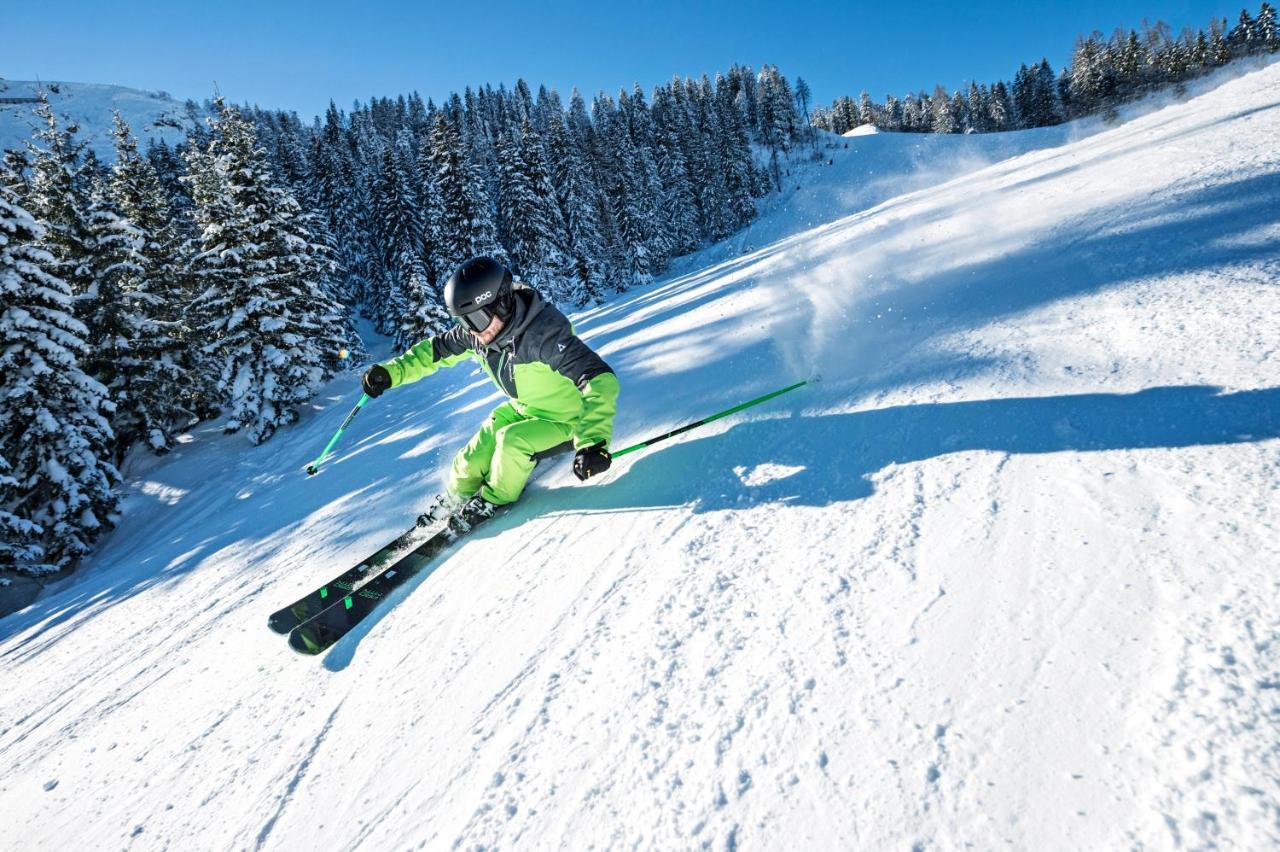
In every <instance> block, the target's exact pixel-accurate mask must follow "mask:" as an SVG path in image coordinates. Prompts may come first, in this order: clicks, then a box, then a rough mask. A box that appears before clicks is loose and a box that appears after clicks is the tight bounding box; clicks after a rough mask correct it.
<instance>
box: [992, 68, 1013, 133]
mask: <svg viewBox="0 0 1280 852" xmlns="http://www.w3.org/2000/svg"><path fill="white" fill-rule="evenodd" d="M987 108H988V110H989V112H988V115H989V117H990V127H991V129H992V130H994V131H996V132H997V133H998V132H1000V131H1004V130H1012V129H1013V127H1014V112H1013V101H1012V100H1010V98H1009V88H1008V87H1007V86H1006V85H1005V84H1004V81H1003V80H1000V81H999V82H997V83H996V84H995V85H994V86H992V87H991V98H990V100H988V102H987Z"/></svg>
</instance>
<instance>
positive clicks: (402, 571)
mask: <svg viewBox="0 0 1280 852" xmlns="http://www.w3.org/2000/svg"><path fill="white" fill-rule="evenodd" d="M506 508H507V506H500V507H498V511H496V512H494V514H493V516H492V517H493V518H496V517H498V516H499V515H501V514H503V512H504V510H506ZM484 520H488V519H480V520H477V521H475V522H473V523H472V524H470V525H469V527H468V528H466V529H463V528H462V527H461V526H455V524H457V521H458V519H457V518H456V517H454V518H451V519H450V520H449V523H448V524H446V525H445V527H444V529H442V530H440V531H439V532H437V533H436V534H435V535H433V536H432V537H431V538H429V539H427V540H426V541H424V542H422V544H420V545H418V546H417V547H415V548H414V549H413V550H411V551H409V552H408V553H406V554H405V555H404V556H403V557H401V558H400V560H399V561H397V562H396V563H395V564H394V565H392V566H391V567H390V568H387V569H386V570H385V571H382V572H381V573H379V574H378V575H377V576H375V577H374V578H373V579H371V580H369V581H368V582H367V583H365V584H364V585H363V586H360V587H359V588H357V589H356V590H355V591H352V592H350V593H348V594H345V595H343V596H342V597H341V598H339V599H337V600H336V601H335V602H334V603H332V604H331V605H330V606H329V607H328V608H327V609H325V610H324V611H323V612H321V613H320V614H318V615H316V616H314V617H313V618H311V619H310V620H308V621H306V622H304V623H302V624H300V625H298V626H297V627H295V628H294V629H293V631H292V632H291V633H290V634H289V647H290V648H292V649H293V650H295V651H297V652H298V653H300V654H319V653H322V652H324V651H326V650H328V649H329V647H330V646H331V645H333V643H335V642H337V641H338V640H339V639H341V638H342V637H343V636H345V635H347V633H348V632H349V631H350V630H351V628H353V627H355V626H356V625H357V624H359V623H360V622H361V621H363V620H364V618H365V616H367V615H368V614H369V613H371V612H373V610H374V609H375V608H376V607H377V606H378V604H380V603H382V601H383V600H384V599H385V598H386V597H387V595H389V594H391V592H392V591H394V590H395V589H397V588H399V587H400V586H402V585H404V583H405V582H407V581H409V580H411V579H413V578H414V577H415V576H417V575H418V574H419V573H420V572H421V571H422V569H423V568H425V567H427V566H428V565H430V564H431V563H432V562H434V561H435V558H436V557H437V556H439V555H440V554H441V553H443V552H444V551H445V550H446V549H448V547H449V546H450V545H451V544H453V543H454V542H455V541H457V540H458V539H459V538H460V537H461V536H463V535H465V534H466V533H467V532H470V531H471V530H473V529H475V528H476V527H477V526H479V524H480V523H482V522H483V521H484Z"/></svg>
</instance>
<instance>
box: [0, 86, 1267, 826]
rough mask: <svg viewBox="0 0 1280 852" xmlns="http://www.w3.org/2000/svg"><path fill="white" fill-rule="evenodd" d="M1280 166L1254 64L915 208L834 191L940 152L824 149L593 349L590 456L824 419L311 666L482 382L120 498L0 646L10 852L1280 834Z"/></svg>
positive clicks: (487, 400) (439, 583)
mask: <svg viewBox="0 0 1280 852" xmlns="http://www.w3.org/2000/svg"><path fill="white" fill-rule="evenodd" d="M1095 129H1098V128H1095ZM1064 132H1070V131H1069V130H1068V131H1064ZM1277 138H1280V64H1277V65H1272V66H1270V67H1266V68H1262V69H1260V70H1254V71H1251V72H1250V73H1247V74H1244V75H1243V76H1240V77H1239V78H1238V79H1225V78H1224V81H1223V82H1222V85H1221V86H1220V87H1219V88H1216V89H1213V90H1211V91H1209V92H1208V93H1207V94H1203V95H1201V96H1198V97H1195V98H1192V99H1189V100H1187V101H1186V102H1183V103H1173V104H1171V105H1169V106H1167V107H1165V108H1164V109H1161V110H1158V111H1154V112H1147V114H1145V115H1141V116H1140V117H1136V118H1134V119H1133V120H1131V121H1129V122H1127V123H1125V124H1122V125H1120V126H1118V127H1115V128H1112V129H1105V130H1101V132H1097V133H1095V134H1094V135H1088V136H1085V137H1084V138H1080V139H1074V140H1073V141H1067V137H1066V136H1064V137H1062V138H1061V139H1059V140H1057V141H1059V142H1063V144H1060V145H1056V146H1055V147H1046V148H1041V149H1039V150H1030V149H1032V148H1034V147H1035V145H1034V144H1027V145H1023V146H1022V147H1019V148H1018V149H1017V150H1015V151H1013V152H1012V153H1016V154H1018V155H1017V156H1011V157H1009V158H1007V159H1002V160H998V161H996V162H994V163H993V164H991V165H988V166H985V167H980V168H975V169H974V170H972V171H968V172H967V173H964V174H960V175H959V176H957V177H955V178H954V179H953V180H950V181H944V182H941V183H939V184H936V185H933V186H926V187H924V188H918V189H917V191H913V192H906V193H892V192H891V190H884V189H877V190H875V192H884V193H886V194H884V195H880V196H875V194H874V192H873V194H872V195H873V197H868V196H867V195H865V193H866V192H870V191H871V190H868V189H867V188H866V187H865V186H863V185H861V184H865V183H867V182H866V181H865V180H861V181H859V179H858V178H857V177H856V175H858V174H859V173H860V171H861V172H865V170H868V169H873V170H876V171H878V172H879V173H880V174H881V175H882V176H883V177H884V178H885V180H886V181H888V184H887V185H892V184H894V183H895V180H892V179H890V178H891V175H892V174H893V170H894V169H907V168H909V165H910V159H911V158H910V156H909V155H907V154H906V153H905V151H906V149H905V147H904V146H908V145H915V144H917V142H918V140H913V139H910V138H907V137H899V136H894V135H893V134H875V135H870V136H864V137H858V138H856V139H851V140H849V141H850V143H851V147H850V149H848V150H847V151H846V149H844V148H843V147H840V148H838V149H835V150H833V151H831V159H832V161H833V162H832V165H830V166H826V167H825V168H826V172H827V174H828V175H830V176H831V179H830V180H824V179H821V178H818V177H815V172H818V171H821V168H822V167H818V166H816V165H815V166H812V167H810V168H809V170H808V171H804V170H801V172H799V173H797V175H796V177H797V178H800V179H801V188H800V189H799V190H796V191H793V192H792V193H791V195H790V196H789V200H787V201H786V202H785V203H778V204H776V205H775V206H774V207H772V208H771V209H770V210H769V211H768V212H767V213H766V215H765V216H764V217H763V218H762V220H761V222H760V223H757V225H756V226H754V227H755V236H754V237H752V238H751V239H752V240H756V239H758V240H759V241H758V242H754V243H753V244H752V245H751V246H750V250H748V251H747V252H746V253H742V251H741V250H742V249H743V248H744V247H747V244H745V243H737V244H731V245H727V246H725V245H722V246H717V247H713V248H711V249H708V250H707V251H706V252H704V253H702V254H701V255H700V256H699V257H697V258H694V259H692V260H690V261H688V262H687V264H686V266H685V267H684V270H685V271H684V272H683V273H682V274H679V275H676V276H674V277H672V278H670V279H668V280H665V281H663V282H661V283H659V284H658V285H656V286H654V287H651V288H648V289H644V290H638V291H633V292H629V293H627V294H624V295H622V296H620V297H618V298H616V299H615V300H613V301H612V302H611V303H609V304H607V305H605V306H602V307H600V308H597V309H593V310H591V311H587V312H584V313H583V314H581V315H580V316H579V317H577V324H578V329H579V332H580V333H582V334H583V335H584V336H585V337H586V338H588V339H589V340H590V341H591V343H592V344H593V345H595V346H596V347H598V348H599V349H600V351H601V352H602V353H603V354H604V355H605V357H606V359H607V360H608V361H609V362H610V363H611V364H612V365H613V366H614V367H615V369H616V370H617V371H618V372H619V374H620V376H621V377H622V382H623V397H622V400H621V410H620V413H619V417H618V423H617V440H616V444H617V445H622V444H625V443H629V442H631V441H633V440H637V439H640V438H643V437H647V436H648V435H650V434H653V433H656V432H659V431H662V430H664V429H666V428H669V427H671V426H674V425H678V424H679V423H682V422H685V421H687V420H690V419H693V418H696V417H698V416H702V415H705V414H708V413H711V412H713V411H716V410H718V409H720V408H724V407H727V406H729V405H732V404H734V403H736V402H739V401H741V400H744V399H747V398H749V397H751V396H753V395H756V394H759V393H763V392H765V391H766V390H770V389H773V388H775V387H779V386H782V385H785V384H788V383H790V382H791V381H793V380H795V379H797V378H803V377H810V376H816V375H819V374H820V375H821V382H820V383H818V384H816V385H814V386H812V387H810V388H806V389H803V390H801V391H797V392H795V393H793V394H791V395H789V396H787V397H783V398H781V399H780V400H778V401H776V402H774V403H771V404H770V405H769V406H768V407H762V408H760V409H756V410H754V411H753V412H751V413H749V414H748V415H745V416H738V417H735V418H731V419H727V420H723V421H719V422H717V423H715V424H713V425H711V426H709V427H707V428H705V429H702V430H698V431H695V432H693V433H690V434H689V435H687V436H685V437H684V438H683V439H679V440H676V441H673V442H670V443H669V444H665V445H662V447H661V448H660V449H654V450H653V451H650V452H645V453H636V454H634V455H632V456H628V457H626V458H624V459H621V460H619V461H618V463H617V465H616V467H615V470H614V471H611V472H610V474H609V475H608V476H607V477H606V478H605V479H604V480H603V481H601V482H599V483H596V484H591V485H580V484H578V483H577V482H576V480H574V479H573V478H572V477H571V475H570V474H569V473H568V472H567V471H566V470H565V469H563V467H561V468H560V469H557V470H555V471H553V472H552V474H551V475H550V476H548V477H546V478H545V479H544V480H543V481H542V482H540V483H539V484H538V486H537V487H536V488H534V489H532V490H531V491H530V492H529V493H528V494H527V495H526V498H525V499H524V500H522V502H521V504H520V505H519V506H517V507H516V508H515V509H514V510H513V511H512V512H511V513H510V514H509V515H508V516H507V517H506V518H503V519H501V520H499V521H495V522H494V524H493V525H492V526H491V527H489V528H487V529H484V530H482V531H481V532H480V533H479V534H478V535H477V536H476V537H475V538H474V539H473V540H470V541H469V542H468V543H467V544H466V545H465V547H464V548H463V549H462V550H461V551H459V552H458V553H457V554H455V555H453V556H452V557H450V558H448V559H447V560H446V561H444V562H442V563H441V564H440V565H439V566H438V567H437V568H436V569H435V570H434V572H433V573H431V574H430V575H429V576H426V577H422V578H419V579H418V580H416V581H415V582H413V583H411V584H410V587H409V588H407V589H404V590H402V592H401V594H400V595H399V597H398V598H397V599H396V600H395V601H394V603H395V605H394V606H388V607H387V608H385V609H384V610H383V611H381V612H380V614H379V615H377V616H375V617H374V618H373V619H371V621H370V622H367V623H366V624H364V625H362V626H361V627H360V628H359V629H358V630H357V631H356V632H355V634H353V635H352V636H350V637H348V638H347V639H346V640H344V641H343V642H342V643H340V644H339V645H338V646H337V647H335V648H334V649H333V650H332V651H331V652H330V653H329V654H328V655H327V656H325V657H323V658H321V659H319V660H313V659H304V658H300V657H297V656H295V655H293V654H292V653H291V652H290V651H288V649H287V648H286V647H285V645H284V643H283V642H282V641H280V640H279V638H278V637H275V636H273V635H271V634H270V633H269V632H268V631H267V629H266V626H265V620H266V617H267V615H268V614H269V613H270V612H271V611H272V610H274V609H275V608H277V607H279V606H281V605H283V604H284V603H287V602H288V601H289V600H291V599H292V598H293V597H295V596H297V595H298V594H300V593H301V592H304V591H306V590H308V589H309V588H310V587H312V586H313V585H315V584H316V583H317V582H319V581H321V580H323V579H326V578H327V577H329V576H330V575H332V574H333V573H335V572H336V571H337V570H339V569H341V568H344V567H346V566H347V565H349V564H350V563H351V562H353V561H354V560H355V559H357V558H358V557H359V556H361V555H363V553H364V552H367V551H369V550H371V549H372V548H374V547H376V546H377V545H378V544H380V543H381V542H382V541H384V540H385V539H386V538H387V537H388V536H389V535H392V534H393V533H395V532H397V531H398V529H399V527H400V526H401V525H402V524H403V522H404V520H405V518H407V517H408V516H410V515H411V514H412V513H413V512H414V510H415V509H416V508H418V507H421V506H422V505H423V504H424V502H425V500H426V499H427V497H428V496H429V495H430V494H431V493H432V492H434V491H435V489H436V488H437V486H438V484H439V481H440V473H441V471H442V469H443V467H444V466H445V465H446V464H447V461H448V459H449V456H450V454H451V453H452V451H453V450H454V449H455V448H456V447H457V446H458V445H459V444H460V443H461V442H462V441H464V440H465V438H466V437H467V435H468V434H469V433H470V431H471V430H472V429H474V427H475V426H476V425H477V423H478V422H479V421H480V419H481V418H482V417H483V415H484V412H485V411H487V409H488V408H489V407H490V406H491V405H493V404H494V403H495V402H496V401H497V397H496V395H495V394H494V393H492V392H491V389H490V388H489V387H488V386H487V385H486V384H485V383H484V382H483V381H482V380H481V379H480V378H479V376H478V375H477V374H476V373H473V372H469V371H468V370H466V369H458V370H453V371H449V372H447V373H445V374H441V375H439V376H437V377H434V378H433V379H431V380H427V381H424V382H422V383H419V384H417V385H414V386H412V387H410V388H405V389H398V390H397V391H394V392H392V393H391V394H389V395H388V396H386V397H384V398H382V399H380V400H378V401H377V402H376V403H375V404H374V405H371V406H370V407H369V408H368V409H366V411H365V412H364V413H362V414H361V415H360V417H359V418H357V420H356V421H355V423H354V424H353V426H352V429H351V431H350V432H349V433H348V437H347V439H346V443H345V445H344V446H343V447H342V448H341V449H340V452H339V453H338V455H337V457H336V458H335V459H334V460H333V461H332V462H331V463H329V464H328V465H327V466H326V469H325V470H324V471H323V473H322V474H321V475H320V476H317V477H315V478H311V479H308V478H306V477H304V476H302V475H301V473H300V468H301V467H302V466H303V465H304V464H305V463H306V462H307V461H309V460H310V457H311V456H312V455H313V454H314V453H315V452H316V451H317V450H318V449H319V447H320V446H321V445H322V444H323V442H324V441H325V439H326V438H327V437H328V436H329V435H330V434H331V433H332V431H333V429H335V428H336V426H337V425H338V422H339V421H340V419H341V417H342V416H343V414H344V413H345V411H346V409H347V408H348V407H349V406H350V405H351V404H352V402H353V401H354V399H355V397H356V396H357V392H356V389H355V387H354V382H353V381H352V380H350V379H347V380H346V381H344V382H340V383H335V385H333V386H332V389H331V393H330V394H328V395H327V396H326V397H325V398H324V399H323V400H322V401H321V403H320V404H318V405H317V406H316V410H315V411H314V412H312V413H309V414H308V416H307V417H306V418H305V419H304V421H303V422H302V423H301V424H300V425H299V426H297V427H296V428H293V429H291V430H287V431H286V432H284V433H282V434H281V435H279V436H278V437H277V438H276V439H274V440H273V441H271V442H270V443H269V444H267V445H266V446H264V447H260V448H247V447H245V446H243V445H242V444H241V443H240V442H239V441H238V440H236V439H230V440H229V439H223V438H219V437H216V436H213V435H211V434H208V433H201V434H198V435H196V436H193V440H192V441H191V442H190V443H189V444H188V445H186V446H185V447H184V449H183V450H181V451H180V452H179V453H178V455H177V456H176V457H175V458H173V459H171V460H167V461H164V462H160V463H148V465H146V466H145V467H139V468H135V469H134V470H133V472H132V473H133V480H134V481H133V483H132V484H131V486H130V497H129V501H128V504H127V506H126V511H127V515H126V520H125V522H124V525H123V526H122V527H121V529H120V530H118V531H117V532H116V533H115V534H113V535H112V537H111V538H110V539H109V540H108V541H107V543H106V544H105V546H104V547H103V548H102V549H101V550H100V551H99V553H97V554H96V555H95V557H94V559H93V561H92V564H91V565H88V566H86V567H85V568H84V569H82V570H81V571H80V572H78V573H77V574H76V575H74V576H73V577H72V578H70V579H69V580H67V581H65V582H63V583H61V584H58V585H56V586H54V587H52V588H51V589H50V590H49V591H48V592H47V593H46V594H45V595H44V596H43V597H42V598H41V599H40V600H39V601H37V602H36V603H35V604H34V605H33V606H32V607H30V608H29V609H27V610H25V611H23V612H21V613H18V614H15V615H13V616H10V617H8V618H6V619H4V620H3V621H0V682H2V683H3V685H4V689H3V690H0V765H2V766H4V767H6V769H5V770H4V774H3V775H0V813H4V814H5V815H6V818H7V822H8V823H9V825H10V826H11V829H10V830H9V831H8V832H6V834H5V836H4V839H3V840H0V845H3V846H7V847H8V848H41V849H52V848H69V847H70V848H121V847H125V846H130V847H136V848H148V849H150V848H169V847H173V848H200V849H225V848H234V849H245V848H273V849H290V848H298V847H315V848H326V849H328V848H352V847H356V846H362V847H364V848H370V849H383V848H406V847H413V848H418V847H419V846H421V847H423V848H430V849H442V848H454V847H466V848H475V847H481V846H484V847H505V848H510V847H516V846H519V847H528V848H560V847H564V848H585V847H591V846H594V847H606V846H608V847H612V846H625V847H642V848H650V847H657V848H693V847H700V846H704V845H705V846H709V847H714V848H739V847H742V848H756V849H775V848H806V849H807V848H850V847H856V848H899V849H902V848H912V847H915V848H948V849H949V848H958V847H960V846H962V845H965V844H970V845H973V846H975V847H977V848H992V847H996V846H1013V847H1015V848H1026V849H1042V848H1063V849H1066V848H1071V849H1084V848H1116V847H1130V846H1136V845H1140V846H1144V847H1147V848H1170V847H1174V846H1190V847H1197V848H1199V847H1206V846H1209V845H1215V844H1216V845H1222V846H1232V847H1236V848H1253V849H1257V848H1264V847H1268V846H1274V845H1276V844H1277V843H1280V827H1278V826H1280V746H1278V745H1277V743H1280V738H1278V737H1277V736H1276V719H1277V716H1278V714H1280V706H1278V699H1280V688H1277V684H1280V645H1278V640H1277V633H1278V632H1280V573H1278V572H1277V566H1280V530H1278V527H1280V357H1278V356H1277V350H1276V341H1277V340H1278V339H1280V286H1278V285H1277V280H1278V279H1280V260H1278V259H1277V258H1278V257H1280V147H1278V146H1277V145H1276V143H1275V140H1276V139H1277ZM841 144H843V143H841ZM929 144H933V143H929ZM958 144H961V145H967V146H971V148H970V149H969V150H970V152H971V153H972V155H973V157H972V158H971V160H970V159H965V160H964V162H970V161H972V163H973V164H974V165H975V166H976V165H978V164H980V163H981V162H982V161H983V160H984V159H985V160H987V161H991V160H995V159H996V158H998V157H1000V156H1001V155H1002V153H1004V152H1008V150H1009V149H1008V147H1007V146H1009V145H1011V144H1013V145H1021V143H1018V142H1017V141H1016V140H1009V139H1001V138H990V139H988V140H983V139H969V140H963V141H961V142H959V143H958ZM984 144H986V145H990V146H991V147H990V148H989V149H983V147H982V146H983V145H984ZM1044 144H1053V140H1049V139H1047V138H1046V141H1045V142H1044ZM939 150H941V149H939ZM1019 151H1021V152H1022V153H1019ZM934 160H935V162H938V161H939V160H940V158H937V157H935V158H934ZM881 166H882V167H883V168H881ZM955 168H956V169H957V170H962V168H963V165H962V164H961V163H960V161H959V160H957V165H956V166H955ZM958 173H959V171H957V174H958ZM917 180H918V178H917V177H913V176H912V175H911V174H901V177H900V180H898V181H897V183H898V185H900V186H908V187H917V186H918V183H917ZM846 181H851V182H853V183H858V184H859V185H853V184H852V183H848V184H847V183H846ZM859 198H861V199H862V202H859V201H858V199H859ZM860 203H861V205H862V206H859V205H860ZM824 210H825V211H828V216H827V218H825V219H817V220H816V221H813V222H812V226H810V221H811V217H815V216H819V215H820V214H821V211H824ZM731 242H732V241H731Z"/></svg>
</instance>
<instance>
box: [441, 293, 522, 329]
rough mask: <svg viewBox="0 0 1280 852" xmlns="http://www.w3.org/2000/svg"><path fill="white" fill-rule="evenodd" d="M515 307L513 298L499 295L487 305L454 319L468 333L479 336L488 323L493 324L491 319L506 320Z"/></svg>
mask: <svg viewBox="0 0 1280 852" xmlns="http://www.w3.org/2000/svg"><path fill="white" fill-rule="evenodd" d="M514 307H515V297H514V296H513V295H512V294H511V293H510V292H507V293H500V294H499V295H498V298H497V299H495V300H494V301H492V302H490V303H489V304H487V305H483V306H481V307H479V308H476V309H475V310H473V311H468V312H467V313H465V314H463V315H462V316H457V317H454V319H455V320H457V321H458V324H459V325H461V326H462V327H463V328H465V329H467V330H468V331H473V332H475V333H476V334H480V333H481V332H483V331H484V330H485V329H486V328H488V327H489V323H491V322H493V318H494V317H495V316H496V317H499V318H500V319H503V320H505V319H507V318H509V317H510V316H511V312H512V309H513V308H514Z"/></svg>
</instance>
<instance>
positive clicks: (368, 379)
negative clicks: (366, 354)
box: [360, 364, 391, 399]
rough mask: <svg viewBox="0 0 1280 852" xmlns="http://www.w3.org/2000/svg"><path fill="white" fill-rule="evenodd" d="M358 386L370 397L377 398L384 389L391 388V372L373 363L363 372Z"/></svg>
mask: <svg viewBox="0 0 1280 852" xmlns="http://www.w3.org/2000/svg"><path fill="white" fill-rule="evenodd" d="M360 387H361V388H362V389H363V390H364V392H365V393H366V394H368V395H369V398H370V399H377V398H378V397H379V396H380V395H381V394H382V392H383V391H384V390H389V389H390V388H391V374H390V373H388V372H387V368H386V367H384V366H382V365H381V364H374V365H373V366H372V367H370V368H369V369H368V370H367V371H366V372H365V374H364V378H363V379H361V380H360Z"/></svg>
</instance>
